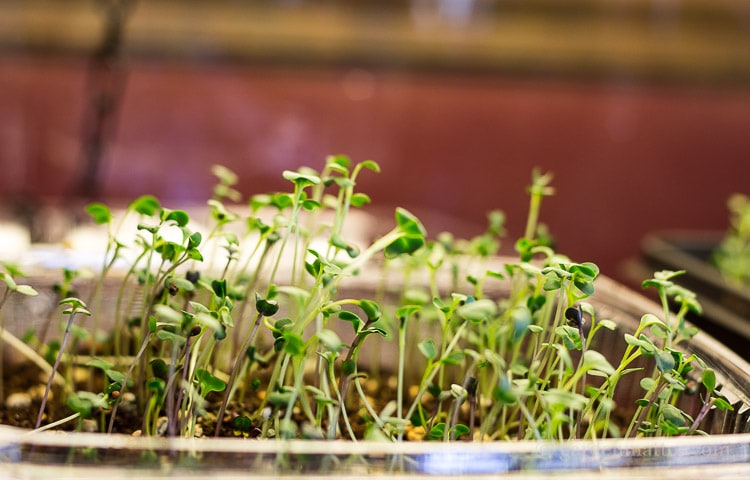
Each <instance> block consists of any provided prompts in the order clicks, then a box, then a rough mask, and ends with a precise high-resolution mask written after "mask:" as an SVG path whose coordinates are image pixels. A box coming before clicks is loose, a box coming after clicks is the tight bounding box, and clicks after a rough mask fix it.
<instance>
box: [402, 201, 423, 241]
mask: <svg viewBox="0 0 750 480" xmlns="http://www.w3.org/2000/svg"><path fill="white" fill-rule="evenodd" d="M395 216H396V225H398V227H399V230H400V231H401V232H402V233H404V234H406V235H409V236H415V237H422V238H424V237H425V236H426V235H427V231H426V230H425V228H424V226H422V223H421V222H420V221H419V219H418V218H417V217H416V216H415V215H414V214H412V213H411V212H409V211H408V210H406V209H404V208H401V207H398V208H396V212H395Z"/></svg>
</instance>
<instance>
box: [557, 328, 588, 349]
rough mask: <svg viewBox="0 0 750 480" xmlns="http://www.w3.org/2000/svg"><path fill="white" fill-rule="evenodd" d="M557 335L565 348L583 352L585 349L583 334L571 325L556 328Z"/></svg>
mask: <svg viewBox="0 0 750 480" xmlns="http://www.w3.org/2000/svg"><path fill="white" fill-rule="evenodd" d="M555 334H556V335H557V336H559V337H560V338H561V339H562V341H563V343H564V344H565V348H567V349H568V350H581V348H583V342H582V341H581V332H580V331H579V330H578V329H577V328H575V327H571V326H570V325H562V326H560V327H557V328H555Z"/></svg>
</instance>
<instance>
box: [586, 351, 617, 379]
mask: <svg viewBox="0 0 750 480" xmlns="http://www.w3.org/2000/svg"><path fill="white" fill-rule="evenodd" d="M583 366H584V368H586V369H587V370H591V371H598V372H602V373H604V374H605V375H607V376H611V375H614V374H615V368H614V367H613V366H612V365H611V364H610V363H609V361H608V360H607V359H606V357H604V355H602V354H601V353H599V352H597V351H596V350H587V351H586V353H584V354H583ZM592 373H593V372H592Z"/></svg>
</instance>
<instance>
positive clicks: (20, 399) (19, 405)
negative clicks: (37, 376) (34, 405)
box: [5, 392, 31, 410]
mask: <svg viewBox="0 0 750 480" xmlns="http://www.w3.org/2000/svg"><path fill="white" fill-rule="evenodd" d="M5 406H6V407H8V408H9V409H11V410H22V409H24V408H29V407H30V406H31V395H29V394H28V393H26V392H16V393H11V394H10V395H8V398H6V399H5Z"/></svg>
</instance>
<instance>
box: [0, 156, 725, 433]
mask: <svg viewBox="0 0 750 480" xmlns="http://www.w3.org/2000/svg"><path fill="white" fill-rule="evenodd" d="M212 171H213V173H214V175H215V176H216V178H217V181H218V184H217V185H216V187H215V189H214V192H213V195H212V198H210V199H209V200H208V207H209V213H210V215H209V222H211V223H210V224H209V225H208V229H207V230H206V231H197V229H196V228H195V227H194V226H193V223H192V221H191V218H190V216H189V215H188V213H187V212H184V211H182V210H172V209H168V208H166V207H165V206H163V205H162V204H161V202H160V201H159V200H158V199H156V198H155V197H153V196H143V197H140V198H138V199H136V200H135V201H133V202H132V203H131V204H130V205H129V206H128V208H127V209H126V211H125V213H124V215H123V216H122V217H121V218H119V219H117V218H116V216H115V215H113V213H112V211H111V210H110V209H109V208H108V207H107V206H105V205H103V204H99V203H97V204H92V205H90V206H89V207H88V208H87V211H88V213H89V214H90V215H91V216H92V218H93V221H94V222H95V223H97V224H99V225H102V227H103V228H104V227H106V229H107V238H108V243H107V249H106V254H105V258H104V261H103V264H102V268H101V270H100V272H99V274H98V275H97V276H96V277H95V280H92V281H93V282H94V286H93V288H92V291H93V295H92V299H91V301H90V302H88V304H90V305H94V306H95V308H93V309H92V310H93V311H92V312H91V313H93V315H94V317H95V321H94V322H93V327H92V328H93V330H94V334H96V331H97V330H99V329H101V328H103V320H102V318H103V317H101V316H99V315H100V313H99V310H101V309H102V308H103V306H104V305H106V302H107V301H110V302H112V303H113V304H114V307H115V313H114V315H113V316H114V329H113V332H112V335H111V336H110V337H109V338H110V340H109V342H108V343H105V344H104V345H102V346H101V348H103V349H104V350H103V352H102V354H105V355H111V356H112V357H113V358H114V360H113V361H112V362H109V361H107V362H105V361H103V360H102V359H99V358H95V359H93V360H91V361H89V362H88V364H87V367H88V368H90V369H92V371H96V372H97V373H98V377H102V378H103V379H104V384H103V387H102V390H101V391H99V393H90V392H88V391H86V390H84V391H78V392H76V393H73V392H72V389H70V388H68V390H71V391H69V392H68V391H66V397H67V398H68V399H69V400H68V405H69V406H70V407H71V408H73V410H75V412H76V414H77V418H80V419H82V418H84V417H87V416H92V415H93V414H94V412H95V411H96V412H98V413H99V414H100V419H99V420H100V422H101V423H102V425H104V424H105V423H106V424H107V426H106V428H103V429H106V430H107V431H110V432H113V431H116V428H115V426H116V424H117V421H118V409H119V407H120V403H121V402H120V399H121V398H122V397H123V395H124V394H125V393H126V392H132V394H134V395H135V397H136V402H135V408H137V409H138V412H139V413H140V414H141V418H142V429H141V430H142V433H143V434H144V435H160V434H163V435H168V436H183V437H189V436H193V435H195V434H196V432H199V431H200V429H199V428H198V426H199V425H201V426H202V427H208V428H210V429H211V431H210V432H209V431H207V430H206V428H203V431H204V434H213V435H215V436H219V435H225V434H226V435H231V436H238V437H253V438H254V437H263V438H316V439H322V438H327V439H337V438H350V439H352V440H359V439H361V438H368V439H380V440H384V441H394V442H398V441H403V440H404V439H406V438H423V439H426V440H433V441H489V440H524V439H550V440H558V441H562V440H569V439H574V438H592V439H593V438H602V437H607V436H636V435H682V434H684V435H688V434H695V433H699V432H700V425H701V422H702V421H703V420H704V419H705V418H707V416H708V414H709V412H710V411H712V410H714V409H722V408H723V409H729V408H731V405H729V404H728V403H727V401H726V400H725V399H724V398H723V397H722V395H721V392H720V391H718V389H717V387H716V385H715V375H714V374H713V372H712V371H711V370H710V369H708V368H706V366H705V364H704V363H703V362H702V361H701V360H700V359H699V358H697V357H695V356H694V355H691V356H688V355H686V354H683V353H682V351H681V350H680V349H679V345H680V344H681V343H682V342H684V341H686V340H689V339H690V338H691V337H692V335H694V333H695V331H694V329H693V328H692V327H690V326H688V324H687V323H686V322H685V316H686V314H687V312H689V311H699V309H700V305H699V304H698V302H697V300H696V299H695V296H694V295H692V293H691V292H689V291H688V290H686V289H684V288H682V287H680V286H679V285H677V284H676V283H675V279H676V278H677V276H678V273H679V272H657V274H656V275H655V276H654V278H653V279H650V280H648V281H646V282H644V286H648V287H655V288H656V289H657V291H658V294H659V297H660V299H661V301H662V305H663V309H662V311H661V312H657V313H654V312H644V313H645V314H644V316H643V319H642V321H641V324H640V326H639V327H638V329H637V330H636V331H635V332H622V333H623V334H624V339H625V340H624V355H623V356H622V358H620V359H613V358H610V357H606V356H605V355H603V353H601V352H600V351H598V350H597V345H598V342H599V339H600V338H601V337H602V336H604V335H613V334H612V332H611V331H612V330H615V323H614V322H612V321H610V320H608V319H606V318H599V316H600V312H598V311H597V309H596V308H594V306H593V305H592V303H589V302H588V299H589V297H590V296H592V295H594V294H595V288H596V281H597V278H598V276H599V268H598V267H597V266H596V265H595V264H593V263H591V262H576V261H573V260H571V259H570V258H568V257H566V256H565V255H562V254H561V253H559V252H556V251H555V250H554V248H552V246H551V245H552V244H553V242H551V241H550V237H549V234H548V233H547V231H546V229H545V228H544V226H543V224H541V223H540V219H541V202H542V199H543V197H546V196H550V195H552V194H553V192H554V190H553V188H552V186H551V180H552V176H551V175H550V174H548V173H547V174H543V173H541V172H538V171H535V172H534V174H533V176H532V184H531V186H530V187H529V189H528V191H529V194H530V204H529V205H530V210H529V217H528V221H527V224H526V229H525V232H524V236H523V237H522V238H520V239H518V240H517V241H516V242H515V243H514V247H515V250H516V252H517V257H516V258H513V259H509V260H507V261H506V262H504V263H503V264H502V265H499V266H498V265H496V264H494V263H493V261H494V259H495V255H496V254H497V252H498V251H499V249H500V246H501V242H502V241H503V238H504V235H505V229H504V220H505V217H504V215H503V214H502V212H500V211H492V212H491V213H490V214H489V215H488V227H487V229H486V230H485V231H484V232H483V233H481V234H480V235H478V236H477V237H475V238H471V239H467V240H464V239H459V238H456V237H454V236H453V235H452V234H450V233H445V234H440V235H438V236H436V237H435V238H431V237H430V236H429V235H428V234H427V232H426V231H425V228H424V226H423V225H422V224H421V222H420V221H419V219H418V218H417V217H415V216H414V215H413V214H411V213H410V212H408V211H407V210H404V209H402V208H398V209H396V210H395V212H394V217H393V223H394V225H393V228H392V229H391V230H390V231H388V232H387V233H385V234H384V235H382V236H380V237H378V238H375V239H374V240H372V241H371V242H366V241H362V240H358V241H357V240H355V237H356V235H355V233H356V232H352V231H351V230H349V229H347V228H346V226H347V221H346V220H347V217H348V216H349V215H350V212H351V209H353V208H360V207H363V206H365V205H366V204H367V203H369V201H370V199H369V197H368V196H367V195H365V194H363V193H361V192H358V191H357V186H358V185H357V180H358V179H359V175H360V174H363V173H364V172H365V171H370V172H378V171H379V167H378V166H377V164H376V163H374V162H370V161H368V162H362V163H358V164H352V162H351V161H350V160H349V159H348V158H347V157H345V156H332V157H329V158H328V159H327V161H326V163H325V165H324V168H323V169H322V170H321V171H320V172H316V171H314V170H312V169H308V168H301V169H299V170H297V171H286V172H284V173H283V177H284V178H285V179H286V180H287V181H288V182H289V190H290V192H270V193H267V194H259V195H255V196H253V197H252V198H250V199H248V200H247V202H246V205H245V206H244V208H243V206H242V205H240V204H238V202H240V201H241V200H240V197H241V196H240V194H239V192H238V191H237V190H235V185H236V183H237V179H236V176H235V175H234V174H233V173H232V172H230V171H229V170H227V169H226V168H224V167H214V168H213V170H212ZM124 218H129V219H133V220H135V222H136V225H137V226H136V227H135V231H134V232H130V233H129V234H128V232H127V231H125V229H124V225H126V222H124V221H123V219H124ZM368 275H372V276H373V278H375V279H376V281H375V282H373V286H372V287H371V288H370V289H369V290H368V291H367V292H366V294H365V295H362V292H358V291H357V290H356V289H354V288H351V286H350V285H351V281H352V279H355V278H356V277H358V276H368ZM115 277H118V280H117V281H119V282H120V283H119V287H118V293H117V296H116V298H115V299H103V298H101V294H102V292H103V291H104V289H103V285H104V284H105V282H111V281H112V279H113V278H115ZM3 279H4V280H5V283H6V285H8V289H7V291H6V293H5V295H6V296H7V295H8V294H9V293H10V292H14V291H17V292H18V293H24V290H25V289H20V291H19V288H18V287H17V286H15V287H14V285H15V284H14V283H13V282H12V281H11V280H12V279H11V277H10V275H8V274H5V276H4V277H3ZM446 279H447V281H446ZM81 280H85V279H81ZM14 288H15V290H14ZM25 293H31V291H30V290H29V291H26V292H25ZM671 300H674V301H676V304H677V305H678V306H679V309H678V311H677V312H676V313H675V314H672V312H670V310H669V302H670V301H671ZM62 303H63V304H65V305H67V307H68V309H67V314H68V315H69V317H68V320H67V328H66V333H65V334H64V336H63V337H62V341H61V345H60V348H59V350H58V351H57V355H56V358H55V360H54V366H53V368H52V372H51V374H50V378H49V382H48V385H47V390H48V391H49V389H50V387H51V385H52V383H53V379H54V377H55V372H56V371H57V370H58V368H59V367H60V364H61V363H62V362H63V361H64V360H65V359H66V358H71V356H69V355H67V356H66V350H67V344H68V337H69V335H70V334H69V332H70V331H71V326H72V325H73V323H74V318H76V317H77V315H79V314H83V315H88V314H89V310H88V309H87V307H86V304H85V303H83V302H82V301H80V300H78V299H77V298H66V299H64V300H63V301H62ZM1 305H2V304H1V303H0V306H1ZM95 336H97V335H95ZM413 346H415V347H416V348H413ZM368 348H370V349H371V352H368V353H365V352H366V351H367V349H368ZM386 348H391V349H392V351H394V352H395V354H394V355H395V362H394V363H393V365H392V366H389V367H385V366H383V365H379V364H378V363H377V361H378V360H381V359H383V358H385V357H387V356H388V355H384V354H383V353H382V352H383V351H384V349H386ZM92 353H94V352H93V351H92ZM644 359H646V360H648V362H649V363H647V365H648V366H647V367H643V366H642V365H643V360H644ZM368 361H369V362H368ZM636 361H640V363H635V362H636ZM626 375H630V376H635V375H641V379H640V386H641V387H642V388H643V396H642V398H641V399H640V400H639V401H638V405H637V407H636V411H635V415H634V416H633V418H632V419H630V420H629V421H626V422H625V423H623V424H615V423H614V418H615V416H614V415H613V411H614V408H615V398H616V397H615V392H616V390H617V387H618V384H619V383H620V380H621V379H622V378H623V377H625V376H626ZM696 375H698V376H697V378H700V379H701V382H700V384H701V385H702V387H701V388H702V390H701V393H700V394H701V395H702V397H701V398H702V403H701V404H700V409H699V411H697V412H686V411H682V410H680V408H679V407H678V406H677V405H678V401H677V400H678V398H679V397H680V396H681V395H683V392H684V391H685V390H689V385H690V384H691V383H690V382H694V381H695V378H696ZM380 392H392V393H391V394H390V395H389V396H388V397H386V398H382V399H381V398H376V395H375V394H376V393H380ZM45 399H46V396H45ZM45 402H46V400H45ZM45 402H43V403H42V406H41V409H40V412H39V418H38V420H37V425H38V426H40V425H41V422H42V419H43V413H44V408H45ZM692 415H694V416H692Z"/></svg>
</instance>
